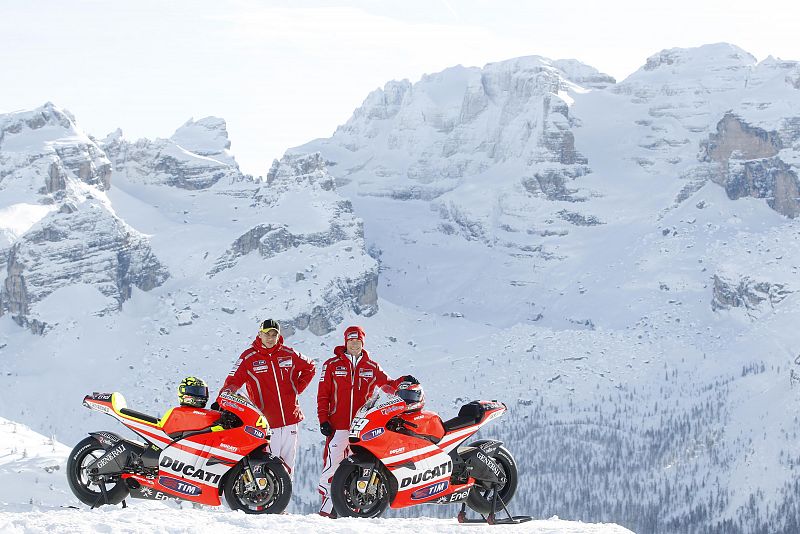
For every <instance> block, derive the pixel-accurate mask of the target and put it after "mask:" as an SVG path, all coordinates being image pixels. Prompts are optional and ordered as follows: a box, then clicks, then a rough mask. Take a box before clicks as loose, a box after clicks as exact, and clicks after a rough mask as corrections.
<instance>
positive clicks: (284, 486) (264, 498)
mask: <svg viewBox="0 0 800 534" xmlns="http://www.w3.org/2000/svg"><path fill="white" fill-rule="evenodd" d="M253 476H254V480H253V484H254V485H255V489H251V490H248V489H247V484H246V483H245V479H246V478H247V475H246V471H245V468H244V464H242V463H241V462H239V463H238V464H237V465H236V467H234V468H233V469H231V471H230V473H228V476H227V479H226V480H225V485H224V487H223V492H224V493H225V501H227V503H228V506H230V507H231V509H233V510H241V511H243V512H244V513H246V514H279V513H281V512H283V511H284V510H286V507H287V506H289V500H290V499H291V498H292V479H291V478H290V477H289V473H287V472H286V468H284V467H283V466H282V465H280V464H263V466H262V468H261V469H260V470H259V472H258V473H254V474H253Z"/></svg>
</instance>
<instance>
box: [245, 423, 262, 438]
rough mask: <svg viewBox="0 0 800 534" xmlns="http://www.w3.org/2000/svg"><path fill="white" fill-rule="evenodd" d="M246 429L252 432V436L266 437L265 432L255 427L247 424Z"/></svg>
mask: <svg viewBox="0 0 800 534" xmlns="http://www.w3.org/2000/svg"><path fill="white" fill-rule="evenodd" d="M244 431H245V432H247V433H248V434H250V435H251V436H255V437H257V438H258V439H264V432H262V431H261V430H259V429H257V428H255V427H252V426H246V427H244Z"/></svg>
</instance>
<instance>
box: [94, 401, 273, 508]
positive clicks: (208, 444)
mask: <svg viewBox="0 0 800 534" xmlns="http://www.w3.org/2000/svg"><path fill="white" fill-rule="evenodd" d="M221 398H223V399H225V404H226V405H227V406H226V408H228V409H231V408H233V409H238V410H239V411H244V408H242V407H240V406H239V407H237V406H236V404H235V403H237V402H241V401H242V399H243V397H239V396H238V395H236V396H233V395H228V396H222V397H221ZM83 404H84V406H86V407H88V408H90V409H93V410H97V411H100V412H103V413H106V414H108V415H110V416H112V417H114V418H115V419H117V420H118V421H119V422H120V423H122V424H123V425H125V426H126V427H128V428H129V429H131V430H132V431H133V432H135V433H136V434H138V435H139V436H141V437H142V438H144V439H145V440H146V441H147V442H148V443H149V444H151V445H155V446H157V448H158V449H160V454H159V457H158V474H157V476H156V477H155V478H151V477H148V476H146V475H140V474H132V473H126V474H124V475H122V477H121V478H122V479H124V480H126V482H127V480H128V479H133V480H135V481H136V483H130V482H128V485H129V486H131V487H134V486H137V483H138V484H139V485H141V486H140V487H144V488H147V489H149V490H151V491H150V492H143V491H138V493H139V494H146V495H147V496H143V498H158V497H153V496H157V495H158V493H159V492H161V493H162V494H166V495H168V496H169V497H176V498H182V499H188V500H192V501H194V502H199V503H202V504H209V505H214V506H218V505H220V504H221V501H220V498H219V486H220V484H221V483H222V476H223V475H224V474H225V473H226V472H227V471H228V470H230V468H231V467H233V466H234V465H235V464H236V463H237V462H239V461H240V460H241V459H242V458H243V457H244V456H245V455H246V454H247V453H249V452H250V451H252V450H253V449H255V448H257V447H259V446H260V445H264V444H265V443H266V442H265V439H266V435H267V432H266V430H261V429H253V430H254V432H253V433H252V434H251V433H248V434H245V435H244V436H243V437H240V438H238V441H237V446H235V447H233V446H230V445H227V444H224V443H222V442H223V441H224V440H225V439H226V437H227V433H226V432H224V431H223V429H222V427H212V428H210V429H208V431H206V432H202V433H198V434H195V435H190V436H187V437H184V438H182V439H179V440H173V439H172V437H171V436H169V434H167V433H166V432H165V431H164V428H163V422H164V421H167V420H168V418H167V417H164V418H161V419H157V418H155V417H152V416H149V415H147V414H142V413H140V412H136V411H134V410H130V409H128V408H127V405H126V402H125V398H124V397H123V396H122V395H121V394H120V393H117V392H114V393H95V394H93V395H87V396H86V397H85V398H84V401H83ZM247 406H248V407H249V406H250V403H249V401H248V402H247ZM168 413H169V412H168ZM256 431H257V432H256ZM243 434H244V433H243ZM133 443H135V442H133ZM223 446H224V447H225V448H223ZM111 450H112V451H113V450H114V449H113V447H112V449H111ZM108 454H109V453H108V452H107V453H106V455H108ZM99 460H102V457H101V458H100V459H99ZM99 460H98V461H99ZM122 467H124V463H123V465H122ZM136 489H137V490H139V487H138V486H137V487H136ZM131 495H132V496H134V497H139V495H136V493H135V492H134V493H132V494H131ZM159 500H160V498H159Z"/></svg>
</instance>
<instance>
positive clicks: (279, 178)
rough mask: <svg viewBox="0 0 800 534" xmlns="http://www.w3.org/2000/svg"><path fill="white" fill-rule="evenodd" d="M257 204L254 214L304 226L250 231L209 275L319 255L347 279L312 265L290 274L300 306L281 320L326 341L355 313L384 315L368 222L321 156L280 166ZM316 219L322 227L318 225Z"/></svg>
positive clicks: (257, 193)
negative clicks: (245, 262)
mask: <svg viewBox="0 0 800 534" xmlns="http://www.w3.org/2000/svg"><path fill="white" fill-rule="evenodd" d="M250 198H251V199H252V203H251V206H250V208H251V209H252V210H257V211H263V212H264V213H265V215H267V216H269V214H270V213H275V212H277V213H280V212H282V211H284V210H289V211H296V212H297V215H298V216H299V219H300V220H284V221H283V222H278V221H276V222H273V223H260V224H257V225H256V226H254V227H252V228H250V229H249V230H247V231H246V232H244V233H243V234H242V235H240V236H239V237H237V238H236V239H235V240H234V241H233V243H232V244H231V246H230V247H229V248H228V250H227V251H226V252H225V254H223V255H222V256H221V257H220V258H218V259H217V260H216V262H215V264H214V267H213V268H212V269H211V270H210V271H209V273H208V276H210V277H214V276H217V275H218V274H220V273H222V272H223V271H226V270H228V269H235V268H236V266H237V264H238V263H239V261H240V260H241V259H242V258H244V257H246V256H248V255H250V254H258V255H259V256H260V257H261V258H264V259H267V260H270V259H274V260H275V261H276V262H277V263H279V264H280V263H281V257H282V256H287V255H295V254H297V253H298V252H302V251H303V250H306V251H309V252H310V253H311V254H312V255H314V256H316V257H323V258H328V259H327V260H323V261H332V262H333V264H334V265H336V266H338V268H341V269H343V270H344V271H345V272H346V273H347V276H341V275H339V274H337V273H335V272H333V273H331V272H327V271H325V270H321V269H316V268H313V269H309V266H304V268H303V270H302V271H297V272H288V273H286V276H287V277H288V278H289V280H287V283H290V282H294V284H293V285H294V286H295V288H294V289H291V290H288V289H287V290H288V291H291V292H292V293H293V295H291V300H292V301H294V302H293V304H292V306H291V307H290V309H286V310H285V311H284V312H282V314H281V315H280V317H276V318H280V319H281V320H282V324H285V325H287V328H288V329H287V332H288V333H291V332H292V331H293V329H295V328H297V329H300V330H305V329H306V328H308V329H309V330H310V331H311V332H312V333H314V334H317V335H322V334H326V333H328V332H330V331H331V330H333V329H334V328H335V326H336V325H337V324H338V323H339V322H340V321H341V320H342V319H343V317H344V315H345V314H346V313H348V312H352V313H355V314H359V315H365V316H370V315H373V314H374V313H376V312H377V311H378V298H377V281H378V269H377V265H376V263H375V262H374V260H372V258H369V257H368V256H366V253H365V245H364V229H363V223H362V222H361V220H360V219H358V218H356V217H355V216H354V215H353V208H352V205H351V203H350V202H349V201H346V200H344V199H342V198H341V197H340V196H339V195H338V194H337V193H336V191H335V185H334V180H333V177H332V176H331V175H330V174H329V173H328V171H327V168H326V166H325V163H324V161H323V160H322V158H321V157H320V155H319V154H311V155H308V156H284V157H283V158H282V159H281V160H280V161H277V160H276V161H275V162H274V164H273V165H272V168H271V169H270V171H269V173H268V174H267V179H266V182H265V183H264V184H263V185H261V186H258V187H256V188H254V189H253V191H252V193H251V194H250ZM309 220H312V221H315V222H314V224H313V226H312V227H309V225H308V223H307V221H309ZM315 263H316V262H315ZM309 272H310V274H309ZM273 274H274V275H275V276H278V277H282V276H283V275H280V274H278V273H275V272H273ZM292 277H293V278H294V279H293V280H291V278H292ZM303 286H309V288H308V289H306V290H302V293H305V294H306V296H307V299H303V300H302V301H301V302H304V304H300V302H297V301H298V299H297V298H296V296H297V295H296V293H297V292H299V290H298V289H297V288H298V287H303ZM287 297H289V295H287ZM293 310H294V311H293ZM287 312H288V313H287Z"/></svg>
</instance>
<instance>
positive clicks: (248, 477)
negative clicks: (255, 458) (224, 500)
mask: <svg viewBox="0 0 800 534" xmlns="http://www.w3.org/2000/svg"><path fill="white" fill-rule="evenodd" d="M241 480H242V483H243V484H244V489H245V491H247V492H248V493H250V492H253V491H257V490H258V486H256V477H255V476H253V470H252V469H250V461H249V460H248V459H247V458H244V469H242V476H241Z"/></svg>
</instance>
